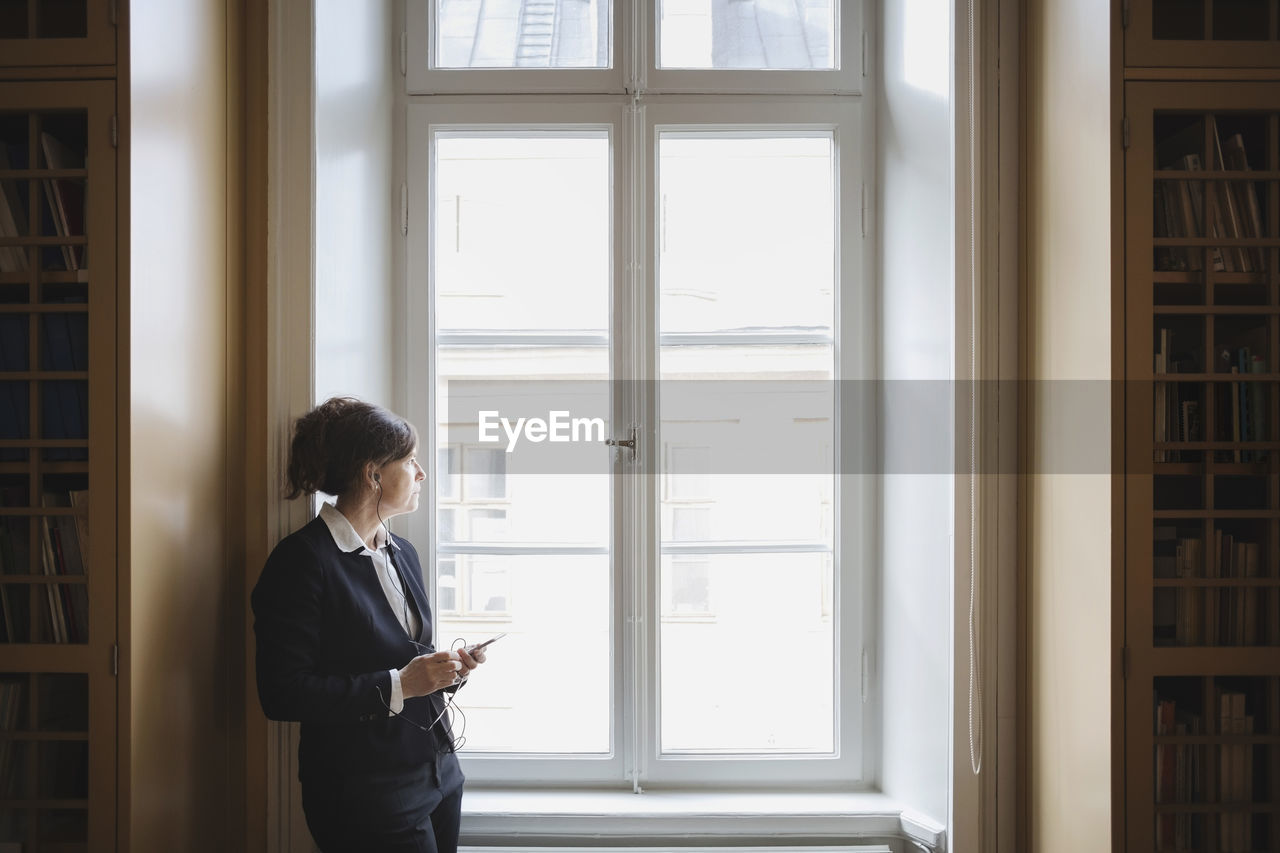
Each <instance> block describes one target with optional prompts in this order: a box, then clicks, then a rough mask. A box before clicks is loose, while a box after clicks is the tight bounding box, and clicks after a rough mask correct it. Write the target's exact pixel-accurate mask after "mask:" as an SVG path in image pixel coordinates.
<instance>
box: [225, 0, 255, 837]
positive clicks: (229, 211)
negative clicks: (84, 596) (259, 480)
mask: <svg viewBox="0 0 1280 853" xmlns="http://www.w3.org/2000/svg"><path fill="white" fill-rule="evenodd" d="M247 5H250V4H248V3H247V0H229V2H227V3H226V6H225V9H226V12H225V14H226V38H227V44H226V75H227V81H226V92H227V94H226V177H227V203H226V214H225V220H224V221H225V226H224V227H225V229H226V236H225V241H226V252H227V262H226V268H227V287H226V317H227V327H226V345H225V346H226V353H227V356H226V357H227V364H226V376H227V380H226V399H225V404H224V405H225V413H226V414H225V417H226V427H225V432H226V437H227V438H226V442H227V444H226V454H227V456H226V458H227V460H228V464H227V468H226V481H225V493H224V497H223V515H224V517H225V518H226V523H227V530H226V547H225V555H226V563H225V566H224V571H223V577H224V579H225V580H224V583H225V584H226V593H225V600H226V602H227V604H228V606H227V612H226V625H225V635H226V637H227V638H228V642H227V645H228V648H226V649H224V654H223V658H222V662H221V665H222V666H223V668H224V671H223V673H222V675H221V680H222V681H223V682H224V683H225V684H226V689H227V692H228V701H227V711H228V713H227V745H228V749H227V753H228V754H227V764H228V766H227V786H228V789H229V790H227V791H226V794H225V803H224V808H225V810H226V831H225V836H224V843H225V844H226V846H227V848H228V849H235V850H245V849H246V843H245V842H246V837H245V827H246V821H247V816H248V799H247V797H248V793H247V791H248V785H245V784H239V783H240V782H241V781H242V780H244V779H245V775H246V774H245V765H246V763H247V761H248V756H249V753H248V752H247V750H246V748H245V747H246V743H247V722H248V721H247V719H246V718H245V716H244V715H242V714H241V713H239V711H240V709H242V708H243V707H244V705H245V694H246V691H247V689H248V685H247V684H246V681H245V679H244V677H243V670H242V669H241V662H242V661H244V660H246V659H247V657H248V655H247V654H246V644H248V643H249V642H250V641H249V638H248V637H247V622H248V615H247V611H246V609H245V608H244V607H242V606H240V605H241V604H242V602H245V601H246V600H247V592H246V590H245V583H246V579H245V576H244V567H245V565H246V552H247V550H248V549H247V542H246V538H245V537H246V523H245V516H246V515H253V514H256V513H254V511H253V509H252V506H253V505H252V504H249V503H247V502H246V501H245V481H246V479H247V477H248V470H249V469H247V468H246V467H244V464H243V463H244V461H246V454H247V447H248V434H247V431H246V428H245V425H246V419H245V410H246V408H247V403H246V391H247V387H246V386H247V381H246V378H247V370H246V367H245V365H246V354H247V353H246V310H245V309H246V303H247V298H248V287H247V283H248V264H247V248H246V244H247V242H248V233H249V232H248V227H249V223H250V221H251V216H250V211H249V201H248V199H249V198H251V197H252V189H251V188H250V187H249V186H248V183H247V180H246V171H247V170H246V162H247V159H248V152H247V144H246V142H247V138H248V133H249V128H250V127H251V126H252V118H251V116H249V114H248V112H247V109H248V108H247V98H248V95H247V91H246V89H247V86H248V80H249V77H248V70H247V67H248V56H247V53H246V51H247V41H248V33H247V18H248V12H247V11H246V6H247ZM234 460H241V461H242V464H241V465H236V464H235V462H234ZM248 647H251V646H248Z"/></svg>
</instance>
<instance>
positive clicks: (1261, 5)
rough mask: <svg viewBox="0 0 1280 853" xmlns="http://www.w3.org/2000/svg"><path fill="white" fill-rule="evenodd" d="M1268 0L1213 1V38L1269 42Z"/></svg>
mask: <svg viewBox="0 0 1280 853" xmlns="http://www.w3.org/2000/svg"><path fill="white" fill-rule="evenodd" d="M1267 6H1268V0H1213V37H1214V39H1216V40H1218V41H1257V40H1262V41H1266V40H1267V32H1268V29H1269V28H1268V24H1269V21H1268V14H1267V13H1268V9H1267Z"/></svg>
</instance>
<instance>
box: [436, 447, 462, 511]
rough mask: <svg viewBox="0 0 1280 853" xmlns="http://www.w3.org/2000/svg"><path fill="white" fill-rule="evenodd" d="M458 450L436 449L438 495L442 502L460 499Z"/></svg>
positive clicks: (453, 448)
mask: <svg viewBox="0 0 1280 853" xmlns="http://www.w3.org/2000/svg"><path fill="white" fill-rule="evenodd" d="M458 473H459V470H458V449H457V448H455V447H440V448H437V449H436V478H437V479H436V484H437V489H436V495H438V496H439V497H440V499H441V500H456V499H457V497H458V488H459V485H460V483H459V477H458Z"/></svg>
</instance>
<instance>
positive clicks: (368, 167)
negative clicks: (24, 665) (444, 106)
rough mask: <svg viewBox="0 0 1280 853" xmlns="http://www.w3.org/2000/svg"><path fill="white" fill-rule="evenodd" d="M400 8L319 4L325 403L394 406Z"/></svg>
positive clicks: (318, 317)
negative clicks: (342, 398) (344, 398)
mask: <svg viewBox="0 0 1280 853" xmlns="http://www.w3.org/2000/svg"><path fill="white" fill-rule="evenodd" d="M392 6H393V4H392V3H391V2H390V0H378V2H362V3H360V4H359V5H358V13H356V11H355V10H356V7H353V6H352V4H351V3H349V2H341V0H316V3H315V27H316V31H315V71H316V74H315V98H316V103H315V108H316V119H315V121H316V128H315V130H316V177H315V198H316V206H315V235H316V239H315V253H316V256H315V295H316V296H315V298H316V305H315V348H316V353H315V359H316V360H315V365H316V372H315V386H316V399H317V400H324V399H327V398H328V397H330V396H332V395H335V394H354V395H356V396H358V397H362V398H364V399H367V400H371V401H373V402H376V403H380V404H382V405H386V406H392V407H394V406H395V404H396V403H395V400H394V399H393V396H392V394H393V391H392V389H393V388H394V387H396V386H395V384H394V378H395V377H394V376H393V367H392V353H393V351H394V338H395V335H396V333H397V331H399V326H398V324H397V323H395V322H393V316H394V311H393V308H392V301H391V293H392V269H391V265H392V258H393V256H394V252H393V245H396V246H398V244H399V235H400V217H399V209H400V188H399V185H398V183H396V184H394V185H393V180H394V177H393V176H394V170H393V163H392V150H393V144H392V134H393V132H394V128H395V123H394V122H393V116H392V107H393V105H394V92H395V88H394V87H395V85H396V84H398V83H400V81H401V78H400V75H399V71H398V68H397V67H396V64H397V62H398V59H397V57H398V55H399V51H398V50H393V49H392V45H393V26H392V18H393V15H392ZM395 29H396V31H398V28H395ZM397 44H398V42H397ZM393 70H394V71H395V76H394V79H393V77H392V74H393ZM393 241H394V243H393Z"/></svg>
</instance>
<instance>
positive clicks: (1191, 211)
mask: <svg viewBox="0 0 1280 853" xmlns="http://www.w3.org/2000/svg"><path fill="white" fill-rule="evenodd" d="M1173 168H1174V169H1178V170H1181V171H1184V172H1202V171H1203V166H1202V163H1201V160H1200V155H1199V154H1185V155H1183V156H1182V157H1181V158H1179V160H1178V161H1177V163H1175V164H1174V166H1173ZM1177 184H1178V202H1179V204H1178V209H1179V213H1180V216H1181V219H1182V232H1183V234H1182V236H1184V237H1210V238H1213V239H1218V238H1220V234H1219V233H1218V230H1217V227H1216V224H1215V223H1214V222H1213V221H1212V220H1211V219H1209V218H1207V217H1206V205H1205V182H1204V181H1200V180H1190V179H1188V180H1181V181H1178V182H1177ZM1203 253H1204V250H1203V249H1201V248H1199V247H1189V248H1188V250H1187V268H1188V269H1192V270H1199V269H1200V268H1201V266H1202V262H1201V256H1202V255H1203ZM1209 261H1210V263H1211V264H1212V265H1213V269H1214V270H1215V271H1216V272H1225V271H1226V264H1225V261H1224V258H1223V254H1222V249H1221V248H1220V247H1218V246H1213V247H1211V248H1210V249H1209Z"/></svg>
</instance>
